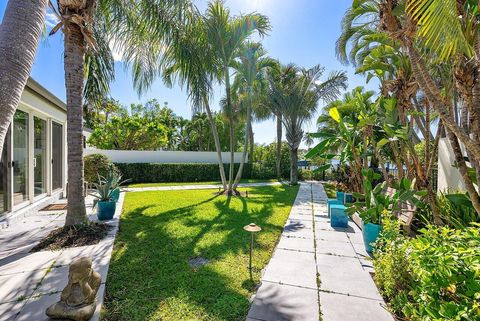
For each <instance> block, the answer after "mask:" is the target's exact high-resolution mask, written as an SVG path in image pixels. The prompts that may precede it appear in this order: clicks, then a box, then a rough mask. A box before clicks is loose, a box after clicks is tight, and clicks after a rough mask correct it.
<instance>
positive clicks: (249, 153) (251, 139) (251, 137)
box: [248, 120, 255, 166]
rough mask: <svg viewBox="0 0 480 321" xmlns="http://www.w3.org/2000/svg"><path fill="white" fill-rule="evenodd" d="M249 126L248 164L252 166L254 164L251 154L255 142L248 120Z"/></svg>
mask: <svg viewBox="0 0 480 321" xmlns="http://www.w3.org/2000/svg"><path fill="white" fill-rule="evenodd" d="M248 126H249V131H250V145H249V148H250V150H249V152H248V162H249V163H250V164H252V166H253V163H254V162H255V160H254V158H253V153H254V152H255V150H254V148H255V142H254V139H255V138H254V135H253V128H252V120H250V123H249V124H248Z"/></svg>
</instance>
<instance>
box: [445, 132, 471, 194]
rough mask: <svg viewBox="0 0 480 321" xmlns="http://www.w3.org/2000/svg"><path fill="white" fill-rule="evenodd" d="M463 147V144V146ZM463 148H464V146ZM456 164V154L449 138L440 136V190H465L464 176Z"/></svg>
mask: <svg viewBox="0 0 480 321" xmlns="http://www.w3.org/2000/svg"><path fill="white" fill-rule="evenodd" d="M462 147H463V146H462ZM462 150H463V148H462ZM453 164H455V156H454V154H453V150H452V147H451V145H450V142H449V141H448V138H446V137H445V138H440V141H439V143H438V191H439V192H443V191H447V190H450V191H458V190H461V191H465V185H464V184H463V180H462V176H461V175H460V172H459V171H458V169H457V168H455V167H453Z"/></svg>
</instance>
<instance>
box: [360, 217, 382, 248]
mask: <svg viewBox="0 0 480 321" xmlns="http://www.w3.org/2000/svg"><path fill="white" fill-rule="evenodd" d="M381 230H382V226H381V225H378V224H373V223H368V224H363V229H362V234H363V243H364V244H365V250H367V252H368V253H372V252H373V243H375V241H376V240H377V238H378V236H379V235H380V231H381Z"/></svg>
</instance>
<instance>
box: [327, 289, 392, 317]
mask: <svg viewBox="0 0 480 321" xmlns="http://www.w3.org/2000/svg"><path fill="white" fill-rule="evenodd" d="M320 305H321V307H322V320H323V321H340V320H341V321H372V320H375V321H393V320H394V319H393V317H392V315H391V314H390V313H389V312H388V311H387V310H386V309H385V307H384V303H383V302H379V301H375V300H369V299H363V298H358V297H354V296H347V295H342V294H335V293H326V292H322V291H320Z"/></svg>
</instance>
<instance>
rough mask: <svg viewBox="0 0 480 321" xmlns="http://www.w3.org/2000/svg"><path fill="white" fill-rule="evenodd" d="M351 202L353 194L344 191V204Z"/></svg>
mask: <svg viewBox="0 0 480 321" xmlns="http://www.w3.org/2000/svg"><path fill="white" fill-rule="evenodd" d="M350 203H353V195H352V194H350V193H345V204H350Z"/></svg>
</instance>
